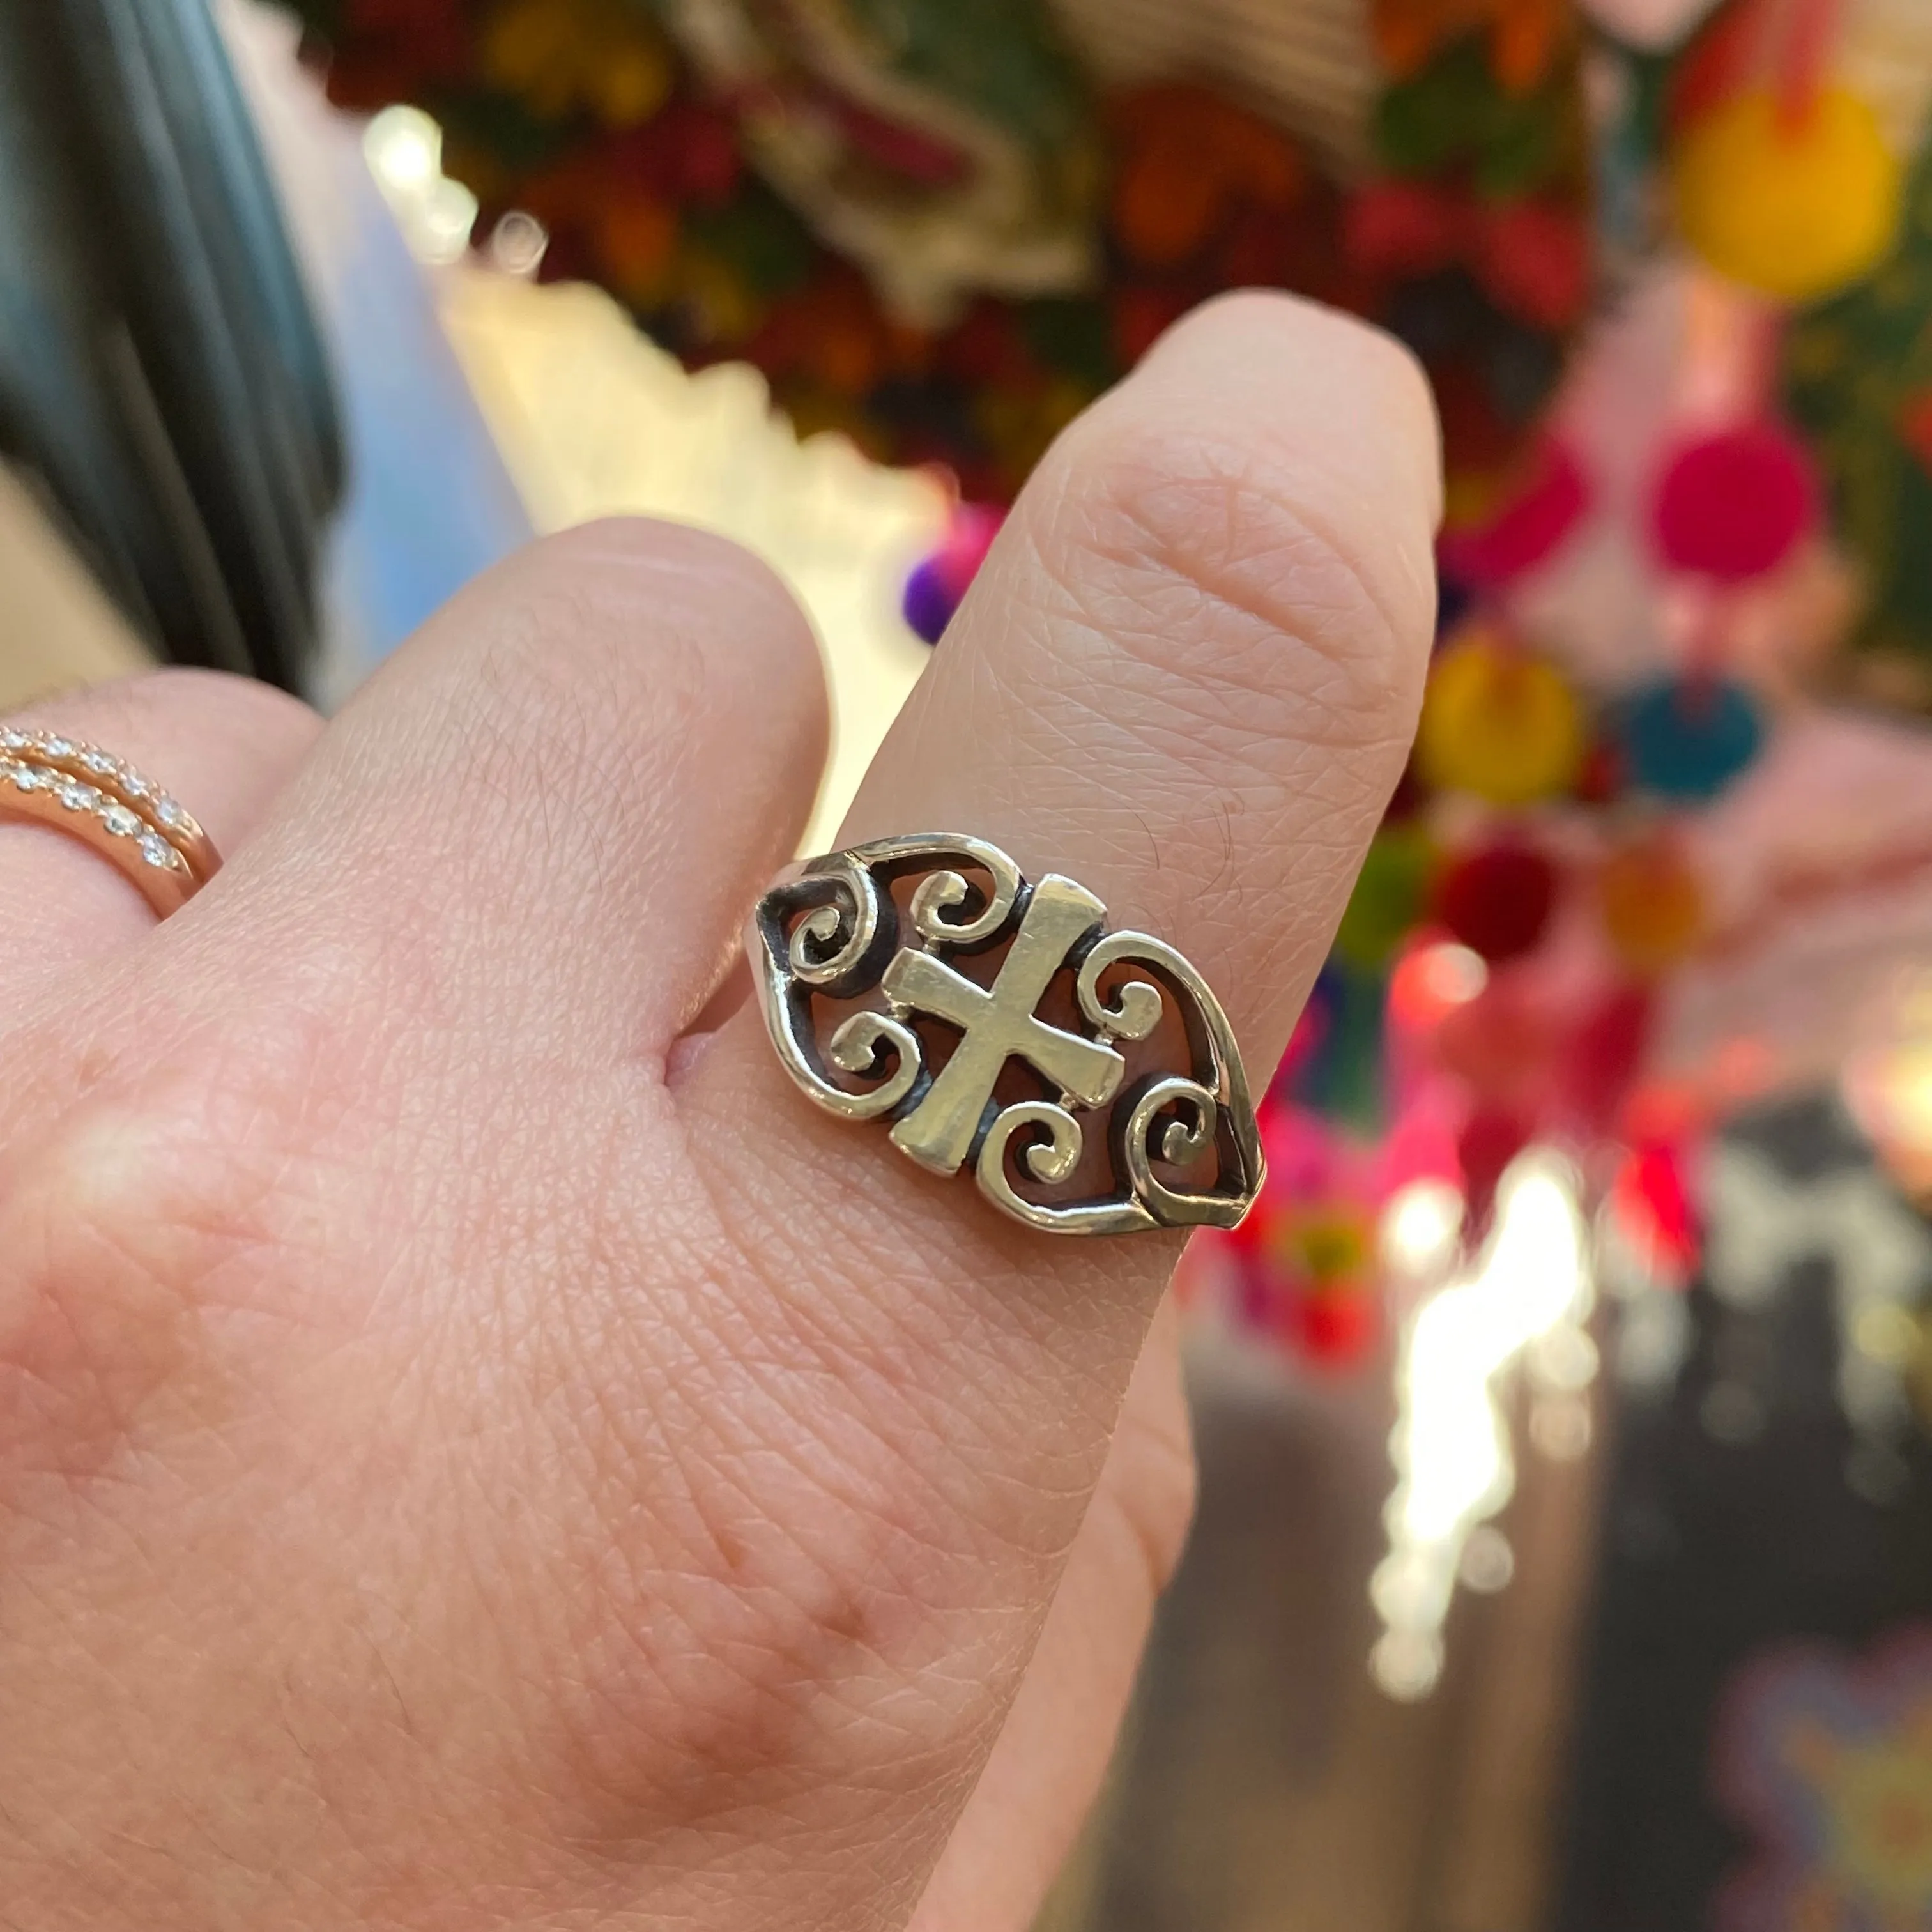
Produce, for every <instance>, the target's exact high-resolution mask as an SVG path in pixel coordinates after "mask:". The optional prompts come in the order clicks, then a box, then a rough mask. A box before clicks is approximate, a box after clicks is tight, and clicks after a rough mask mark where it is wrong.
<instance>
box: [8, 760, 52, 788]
mask: <svg viewBox="0 0 1932 1932" xmlns="http://www.w3.org/2000/svg"><path fill="white" fill-rule="evenodd" d="M7 776H8V777H9V778H11V779H12V780H13V783H14V784H15V785H16V786H17V787H19V788H20V790H22V791H38V790H40V787H42V786H43V785H45V784H52V774H51V773H50V772H43V771H42V770H41V769H40V766H38V765H16V766H14V767H13V769H12V771H10V772H8V773H7Z"/></svg>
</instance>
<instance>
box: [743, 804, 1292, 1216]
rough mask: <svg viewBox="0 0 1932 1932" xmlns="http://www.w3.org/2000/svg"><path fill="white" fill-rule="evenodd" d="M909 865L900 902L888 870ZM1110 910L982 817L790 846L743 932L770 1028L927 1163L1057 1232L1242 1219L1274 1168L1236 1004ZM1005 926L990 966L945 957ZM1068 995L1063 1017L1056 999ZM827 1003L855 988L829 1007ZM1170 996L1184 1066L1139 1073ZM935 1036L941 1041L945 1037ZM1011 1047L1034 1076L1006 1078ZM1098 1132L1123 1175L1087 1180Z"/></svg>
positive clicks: (987, 947) (790, 1057)
mask: <svg viewBox="0 0 1932 1932" xmlns="http://www.w3.org/2000/svg"><path fill="white" fill-rule="evenodd" d="M915 877H916V880H917V883H916V884H915V885H913V887H912V889H911V892H910V895H908V896H907V898H905V901H904V909H903V910H901V905H900V902H899V900H898V898H897V897H895V893H894V886H895V884H898V882H900V881H901V880H908V879H913V878H915ZM1105 921H1106V907H1104V906H1103V905H1102V904H1101V903H1100V901H1099V900H1098V899H1097V898H1094V895H1092V894H1091V892H1088V891H1087V890H1086V889H1085V888H1084V887H1083V886H1079V885H1077V884H1076V883H1074V881H1073V880H1071V879H1066V878H1062V877H1059V876H1058V874H1048V875H1047V876H1046V877H1044V878H1042V879H1040V880H1038V881H1037V883H1028V881H1027V880H1025V879H1024V878H1023V877H1022V876H1021V874H1020V872H1019V868H1018V867H1017V866H1016V865H1014V863H1013V861H1012V859H1010V858H1008V857H1007V855H1006V854H1005V853H1004V852H1002V851H1001V850H999V849H998V847H996V846H993V845H989V844H987V843H986V841H984V840H983V839H977V838H965V837H960V836H956V835H951V834H945V833H934V834H921V835H916V836H910V837H904V838H883V839H879V840H876V841H874V842H873V843H871V844H866V845H856V846H853V847H851V848H850V849H849V850H846V851H843V852H835V853H829V854H827V855H826V856H825V857H823V858H819V859H810V860H808V861H807V862H805V864H803V865H800V866H797V867H795V868H793V870H792V871H791V872H790V873H789V874H787V876H786V877H784V878H783V879H781V880H780V882H779V883H778V884H777V885H775V886H773V887H772V889H771V890H770V891H769V892H767V893H766V895H765V896H764V897H763V899H761V900H760V901H759V903H758V907H757V911H756V913H754V916H753V919H752V930H751V946H750V951H751V958H752V965H753V972H754V980H755V982H756V984H757V991H758V998H759V1004H760V1007H762V1009H763V1013H764V1016H765V1023H766V1027H767V1028H768V1029H769V1032H770V1034H771V1037H772V1044H773V1046H775V1048H776V1049H777V1051H778V1058H779V1060H780V1061H781V1063H782V1064H783V1065H784V1068H785V1070H786V1071H787V1073H789V1074H790V1076H791V1077H792V1079H793V1081H794V1082H796V1084H797V1085H798V1087H799V1089H800V1090H801V1091H802V1092H803V1093H805V1094H806V1095H807V1096H808V1097H810V1098H811V1100H813V1101H814V1102H815V1103H817V1105H818V1106H820V1107H822V1108H823V1109H825V1110H826V1112H829V1113H832V1114H835V1115H838V1116H840V1117H841V1118H843V1119H846V1120H886V1119H889V1120H890V1121H891V1122H892V1128H891V1139H892V1142H893V1145H895V1146H896V1147H897V1148H898V1149H899V1150H900V1151H901V1153H903V1154H905V1155H906V1156H907V1158H908V1159H910V1160H913V1161H916V1162H917V1163H919V1165H920V1166H922V1167H926V1168H928V1169H930V1170H932V1172H935V1173H937V1174H944V1175H951V1174H956V1173H958V1172H959V1171H960V1169H962V1167H965V1166H971V1169H972V1170H973V1172H974V1176H975V1177H976V1178H977V1181H978V1183H979V1185H980V1190H981V1191H982V1192H983V1193H984V1194H986V1196H987V1198H988V1199H990V1200H991V1201H992V1202H995V1204H996V1205H998V1206H999V1207H1000V1208H1002V1209H1004V1211H1006V1212H1007V1214H1010V1215H1012V1216H1013V1217H1014V1218H1015V1219H1016V1220H1020V1221H1023V1222H1025V1223H1026V1224H1027V1225H1028V1226H1030V1227H1034V1228H1039V1229H1044V1230H1046V1231H1047V1232H1052V1233H1056V1234H1080V1235H1097V1234H1127V1233H1132V1232H1134V1231H1136V1230H1137V1229H1143V1228H1157V1227H1187V1226H1202V1225H1205V1226H1214V1227H1222V1228H1231V1227H1232V1226H1235V1223H1237V1222H1238V1221H1239V1220H1241V1217H1242V1216H1243V1215H1244V1214H1245V1213H1246V1212H1247V1209H1248V1208H1249V1207H1250V1205H1251V1204H1252V1203H1253V1199H1254V1197H1255V1196H1256V1193H1257V1192H1258V1191H1259V1188H1260V1186H1261V1182H1262V1152H1261V1141H1260V1136H1259V1133H1258V1132H1257V1131H1256V1125H1255V1113H1254V1104H1253V1099H1252V1097H1250V1093H1249V1091H1248V1085H1247V1075H1246V1073H1245V1072H1244V1070H1243V1067H1242V1065H1241V1052H1240V1049H1239V1048H1238V1046H1236V1044H1235V1037H1234V1034H1233V1031H1232V1028H1230V1027H1229V1024H1228V1019H1227V1016H1226V1014H1225V1013H1223V1011H1222V1010H1221V1005H1220V1001H1217V999H1216V998H1215V997H1214V994H1213V993H1212V992H1211V991H1210V990H1209V989H1208V985H1207V983H1206V982H1205V980H1202V977H1201V976H1200V974H1199V973H1197V972H1196V971H1195V970H1194V968H1193V967H1192V966H1191V965H1189V963H1188V962H1187V960H1186V959H1184V958H1183V957H1182V956H1181V954H1180V953H1178V952H1176V951H1175V949H1174V948H1173V947H1171V946H1169V945H1167V944H1166V943H1165V942H1164V941H1160V940H1158V939H1156V938H1152V937H1151V936H1150V935H1148V934H1146V933H1139V932H1113V933H1109V932H1106V931H1105V929H1104V928H1105ZM995 947H1005V949H1006V950H1005V953H1004V956H1003V957H1002V958H1001V959H1000V961H999V962H998V968H997V971H993V972H992V974H991V975H990V977H987V976H986V971H985V969H984V968H983V969H982V977H980V978H977V979H976V978H974V977H971V975H970V974H968V973H966V972H964V971H962V970H961V969H960V968H959V966H957V965H955V964H953V961H954V960H955V959H967V958H970V957H971V956H973V955H975V954H978V953H987V952H989V951H991V950H992V949H994V948H995ZM1057 985H1058V986H1068V987H1069V989H1070V997H1069V995H1068V993H1065V992H1063V993H1061V994H1058V995H1055V994H1054V993H1053V991H1052V989H1054V988H1055V986H1057ZM1054 998H1058V1000H1059V1001H1060V1003H1061V1006H1062V1007H1064V1008H1066V1009H1067V1010H1069V1011H1070V1013H1072V1014H1073V1016H1074V1017H1073V1021H1072V1023H1071V1024H1061V1023H1060V1022H1057V1021H1056V1020H1055V1019H1049V1018H1048V1017H1046V1013H1045V1012H1044V1011H1043V1007H1048V1008H1049V1010H1050V1007H1051V1001H1052V999H1054ZM866 1001H870V1002H872V1003H873V1004H859V1003H862V1002H866ZM820 1003H829V1004H834V1005H838V1006H844V1007H851V1008H852V1009H853V1010H850V1011H847V1012H846V1013H844V1014H843V1015H842V1016H838V1017H835V1018H829V1016H826V1015H825V1014H824V1013H823V1012H822V1010H821V1006H820ZM1170 1013H1172V1015H1174V1016H1175V1017H1176V1018H1177V1019H1178V1022H1179V1026H1178V1029H1177V1028H1169V1032H1168V1034H1166V1036H1163V1037H1166V1038H1169V1039H1171V1038H1172V1037H1173V1035H1174V1034H1175V1032H1176V1031H1178V1033H1179V1034H1181V1037H1182V1038H1183V1039H1184V1040H1185V1043H1186V1050H1187V1059H1188V1062H1189V1064H1188V1066H1187V1070H1186V1071H1185V1072H1179V1071H1175V1070H1165V1069H1163V1068H1162V1067H1159V1066H1158V1065H1154V1066H1151V1067H1146V1068H1142V1069H1138V1070H1135V1076H1136V1077H1134V1078H1133V1079H1131V1080H1130V1079H1129V1077H1128V1076H1129V1073H1130V1063H1129V1060H1128V1057H1127V1055H1126V1054H1124V1052H1122V1051H1121V1046H1122V1043H1126V1044H1127V1046H1137V1045H1139V1043H1144V1042H1151V1041H1154V1040H1155V1038H1156V1036H1157V1034H1159V1033H1160V1028H1161V1025H1162V1022H1163V1019H1166V1017H1167V1016H1169V1014H1170ZM828 1024H829V1032H827V1033H826V1037H825V1038H824V1040H823V1045H822V1046H821V1044H820V1031H821V1029H822V1028H823V1027H825V1026H826V1025H828ZM932 1038H941V1039H944V1040H949V1041H950V1051H948V1052H944V1053H943V1054H940V1055H935V1054H934V1052H932V1049H931V1047H930V1046H929V1039H932ZM1015 1066H1018V1067H1022V1068H1023V1069H1025V1070H1028V1071H1029V1072H1030V1073H1031V1076H1032V1077H1033V1079H1034V1081H1035V1082H1037V1085H1038V1086H1039V1088H1040V1093H1039V1094H1038V1096H1037V1097H1032V1098H1024V1099H1019V1100H1001V1098H1000V1097H999V1094H1001V1092H1003V1091H1006V1092H1010V1091H1011V1088H1012V1082H1011V1081H1010V1079H1009V1077H1008V1070H1009V1069H1010V1068H1011V1067H1015ZM1087 1121H1092V1123H1093V1124H1094V1125H1095V1126H1096V1127H1100V1128H1102V1129H1103V1130H1104V1133H1103V1136H1102V1137H1101V1138H1100V1139H1092V1138H1091V1137H1090V1134H1089V1131H1088V1126H1087V1125H1086V1124H1085V1123H1086V1122H1087ZM1098 1145H1104V1147H1105V1148H1106V1153H1107V1158H1108V1161H1109V1164H1110V1166H1111V1169H1112V1185H1111V1187H1110V1188H1109V1189H1108V1190H1106V1191H1103V1192H1100V1193H1090V1194H1087V1195H1085V1196H1082V1195H1081V1194H1080V1193H1078V1192H1076V1191H1075V1190H1077V1189H1078V1187H1079V1182H1080V1177H1081V1175H1082V1171H1083V1163H1085V1166H1087V1167H1088V1168H1090V1169H1091V1166H1093V1163H1090V1162H1088V1158H1087V1157H1088V1153H1089V1150H1090V1148H1091V1147H1094V1146H1098ZM1163 1170H1164V1172H1163ZM1061 1190H1067V1192H1065V1193H1063V1192H1062V1191H1061ZM1069 1196H1071V1198H1069Z"/></svg>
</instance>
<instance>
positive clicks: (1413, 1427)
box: [1370, 1148, 1597, 1698]
mask: <svg viewBox="0 0 1932 1932" xmlns="http://www.w3.org/2000/svg"><path fill="white" fill-rule="evenodd" d="M1405 1192H1406V1193H1408V1192H1413V1190H1405ZM1402 1204H1403V1196H1397V1204H1396V1207H1395V1208H1392V1210H1391V1217H1390V1220H1389V1222H1388V1223H1387V1224H1385V1241H1387V1242H1389V1243H1391V1244H1399V1243H1400V1241H1402V1240H1405V1239H1406V1240H1409V1241H1413V1242H1414V1244H1415V1247H1416V1248H1417V1249H1418V1250H1419V1249H1420V1248H1421V1247H1422V1246H1423V1245H1424V1240H1423V1237H1424V1235H1425V1234H1433V1233H1436V1232H1437V1226H1438V1224H1437V1223H1433V1222H1431V1221H1430V1220H1429V1219H1428V1218H1427V1214H1426V1211H1425V1210H1424V1208H1422V1207H1421V1205H1414V1204H1412V1205H1409V1206H1406V1207H1404V1206H1403V1205H1402ZM1396 1208H1400V1209H1401V1212H1402V1214H1403V1218H1404V1222H1408V1221H1409V1220H1411V1219H1412V1222H1413V1225H1412V1226H1410V1227H1409V1232H1408V1234H1407V1235H1406V1236H1403V1237H1399V1236H1398V1235H1397V1227H1398V1226H1401V1225H1403V1223H1398V1222H1397V1219H1396ZM1591 1294H1592V1292H1591V1286H1590V1280H1589V1269H1588V1267H1587V1265H1586V1246H1585V1238H1584V1226H1583V1217H1582V1216H1581V1214H1580V1213H1579V1211H1578V1205H1577V1177H1576V1175H1575V1174H1574V1172H1573V1170H1572V1169H1571V1167H1570V1166H1569V1165H1568V1163H1567V1162H1565V1161H1564V1160H1562V1158H1561V1157H1559V1156H1557V1155H1556V1154H1553V1153H1552V1152H1550V1151H1549V1150H1547V1149H1541V1148H1532V1149H1530V1150H1529V1151H1527V1152H1526V1153H1525V1154H1523V1155H1521V1156H1520V1157H1518V1159H1517V1160H1516V1161H1515V1162H1514V1163H1513V1165H1512V1166H1511V1169H1510V1171H1509V1172H1508V1175H1506V1176H1505V1178H1504V1181H1503V1184H1502V1189H1501V1190H1500V1191H1499V1195H1498V1198H1497V1203H1496V1230H1495V1232H1494V1233H1493V1235H1491V1236H1490V1241H1489V1244H1488V1245H1487V1247H1486V1248H1485V1250H1484V1253H1483V1254H1482V1255H1481V1257H1480V1258H1479V1259H1478V1261H1477V1262H1476V1263H1475V1265H1474V1267H1473V1268H1471V1269H1469V1271H1467V1272H1466V1273H1465V1274H1461V1275H1460V1276H1458V1277H1456V1278H1454V1280H1451V1281H1450V1282H1449V1283H1447V1284H1446V1285H1445V1286H1444V1287H1442V1288H1441V1289H1439V1290H1438V1291H1437V1292H1436V1293H1435V1294H1434V1295H1431V1296H1430V1298H1428V1300H1427V1301H1424V1303H1423V1304H1422V1305H1421V1307H1419V1308H1418V1310H1416V1313H1415V1316H1413V1318H1412V1319H1411V1321H1410V1323H1409V1329H1408V1332H1407V1333H1406V1335H1405V1337H1404V1338H1403V1347H1402V1355H1401V1361H1400V1366H1399V1368H1398V1371H1397V1401H1398V1404H1399V1418H1398V1420H1397V1424H1396V1427H1395V1431H1394V1435H1393V1436H1392V1437H1391V1440H1390V1451H1391V1457H1392V1458H1393V1460H1394V1463H1395V1466H1396V1470H1397V1478H1398V1481H1397V1485H1396V1490H1395V1493H1394V1496H1391V1498H1390V1499H1389V1503H1388V1510H1387V1511H1386V1513H1385V1520H1386V1522H1387V1523H1388V1532H1389V1552H1388V1556H1386V1557H1385V1559H1383V1561H1382V1563H1381V1565H1379V1567H1378V1568H1377V1569H1376V1574H1375V1576H1374V1578H1373V1581H1372V1582H1371V1583H1370V1596H1371V1598H1372V1599H1373V1601H1374V1604H1375V1606H1376V1611H1377V1613H1378V1614H1379V1616H1381V1618H1382V1624H1383V1635H1382V1640H1381V1641H1380V1642H1379V1643H1378V1644H1377V1645H1376V1649H1375V1652H1374V1654H1373V1657H1372V1658H1371V1660H1370V1669H1371V1670H1372V1671H1373V1674H1374V1676H1375V1678H1376V1682H1378V1683H1379V1685H1381V1686H1382V1688H1383V1689H1384V1690H1385V1691H1387V1692H1388V1694H1390V1695H1391V1697H1402V1698H1415V1697H1424V1696H1427V1694H1428V1693H1429V1691H1430V1690H1431V1689H1433V1688H1434V1685H1435V1682H1436V1678H1437V1677H1438V1676H1439V1674H1440V1672H1441V1669H1442V1622H1443V1619H1445V1617H1446V1616H1448V1610H1449V1604H1450V1601H1451V1598H1452V1596H1453V1595H1454V1591H1455V1588H1456V1584H1457V1579H1458V1577H1459V1575H1461V1574H1464V1565H1465V1559H1466V1556H1467V1555H1468V1554H1469V1544H1470V1541H1471V1536H1472V1532H1474V1531H1475V1530H1476V1529H1477V1528H1478V1526H1480V1525H1482V1524H1484V1523H1487V1520H1488V1519H1489V1518H1490V1517H1493V1515H1495V1514H1496V1511H1498V1510H1499V1509H1500V1508H1502V1505H1504V1503H1505V1502H1507V1501H1508V1499H1509V1496H1510V1493H1511V1490H1513V1489H1514V1487H1515V1481H1516V1464H1515V1459H1514V1452H1513V1450H1512V1447H1511V1442H1510V1439H1509V1433H1508V1428H1507V1427H1506V1425H1505V1421H1504V1415H1503V1408H1502V1395H1503V1388H1502V1384H1503V1382H1504V1380H1505V1376H1507V1374H1508V1372H1509V1371H1511V1370H1512V1369H1514V1367H1516V1365H1517V1364H1518V1363H1519V1362H1521V1361H1523V1360H1524V1358H1526V1356H1528V1357H1531V1358H1532V1359H1531V1361H1530V1362H1529V1367H1531V1369H1532V1371H1533V1372H1534V1373H1535V1378H1536V1380H1537V1382H1538V1385H1540V1386H1541V1388H1544V1389H1546V1390H1548V1391H1551V1394H1552V1397H1553V1398H1554V1399H1555V1400H1558V1401H1559V1402H1561V1403H1564V1404H1565V1405H1566V1406H1575V1407H1576V1408H1577V1409H1578V1411H1579V1412H1580V1420H1581V1421H1582V1423H1583V1426H1584V1430H1585V1431H1586V1430H1587V1423H1588V1412H1587V1409H1583V1408H1582V1406H1581V1403H1580V1400H1579V1395H1578V1392H1579V1391H1581V1389H1582V1388H1584V1387H1585V1386H1586V1385H1587V1384H1588V1383H1589V1380H1590V1379H1591V1378H1592V1376H1594V1375H1595V1372H1596V1367H1597V1361H1596V1350H1595V1346H1594V1345H1593V1344H1592V1343H1591V1341H1590V1339H1589V1336H1588V1335H1587V1334H1586V1333H1585V1332H1584V1329H1583V1323H1584V1322H1585V1319H1586V1317H1587V1316H1588V1315H1589V1310H1590V1304H1591ZM1571 1439H1573V1440H1580V1441H1583V1442H1587V1434H1586V1433H1581V1434H1579V1433H1577V1432H1574V1431H1573V1432H1572V1438H1571ZM1566 1446H1567V1445H1566ZM1572 1453H1574V1449H1573V1451H1572ZM1490 1534H1491V1535H1493V1534H1494V1532H1491V1533H1490ZM1496 1541H1497V1543H1498V1544H1500V1545H1501V1547H1502V1550H1505V1551H1506V1550H1507V1548H1508V1546H1507V1544H1502V1542H1501V1538H1500V1537H1499V1536H1498V1537H1497V1538H1496ZM1475 1568H1476V1571H1477V1574H1479V1575H1481V1576H1482V1577H1484V1580H1486V1581H1487V1582H1488V1583H1489V1586H1490V1587H1491V1588H1499V1587H1501V1585H1502V1582H1504V1581H1505V1580H1507V1579H1506V1576H1504V1575H1499V1574H1498V1573H1499V1571H1500V1570H1501V1569H1502V1562H1501V1560H1500V1559H1499V1557H1498V1556H1497V1554H1496V1551H1495V1550H1492V1549H1491V1548H1490V1545H1489V1543H1488V1541H1487V1538H1485V1539H1484V1541H1483V1542H1482V1543H1481V1544H1479V1546H1478V1559H1477V1562H1476V1565H1475Z"/></svg>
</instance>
